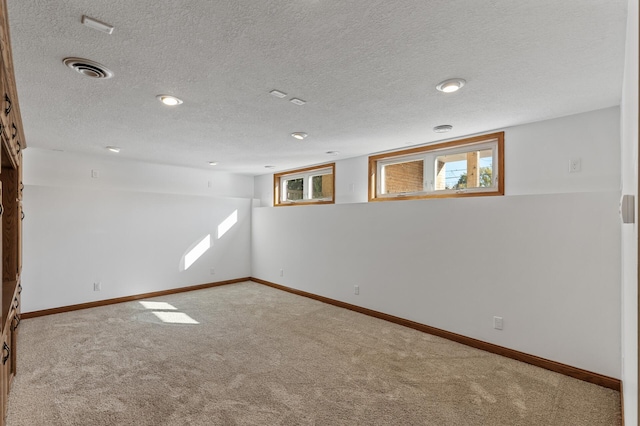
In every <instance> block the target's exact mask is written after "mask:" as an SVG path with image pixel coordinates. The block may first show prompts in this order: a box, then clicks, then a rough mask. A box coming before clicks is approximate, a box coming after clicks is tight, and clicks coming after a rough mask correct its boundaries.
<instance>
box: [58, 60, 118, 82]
mask: <svg viewBox="0 0 640 426" xmlns="http://www.w3.org/2000/svg"><path fill="white" fill-rule="evenodd" d="M62 63H63V64H65V65H66V66H68V67H69V68H71V69H72V70H74V71H76V72H79V73H80V74H82V75H84V76H85V77H90V78H98V79H107V78H111V77H113V72H112V71H111V70H110V69H108V68H107V67H105V66H104V65H102V64H99V63H97V62H95V61H91V60H89V59H83V58H64V59H63V60H62Z"/></svg>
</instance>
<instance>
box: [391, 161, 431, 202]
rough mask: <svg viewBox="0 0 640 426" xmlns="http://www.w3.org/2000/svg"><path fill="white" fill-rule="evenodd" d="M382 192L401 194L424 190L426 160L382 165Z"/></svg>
mask: <svg viewBox="0 0 640 426" xmlns="http://www.w3.org/2000/svg"><path fill="white" fill-rule="evenodd" d="M381 172H382V193H383V194H401V193H409V192H420V191H423V190H424V160H422V159H420V160H413V161H405V162H402V163H391V164H387V165H382V170H381Z"/></svg>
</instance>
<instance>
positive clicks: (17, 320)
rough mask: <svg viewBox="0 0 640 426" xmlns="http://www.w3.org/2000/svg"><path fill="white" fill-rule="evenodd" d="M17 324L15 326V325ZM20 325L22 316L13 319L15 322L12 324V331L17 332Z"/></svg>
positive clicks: (17, 315)
mask: <svg viewBox="0 0 640 426" xmlns="http://www.w3.org/2000/svg"><path fill="white" fill-rule="evenodd" d="M13 323H15V324H13ZM19 325H20V315H19V314H16V316H14V317H13V321H12V324H11V330H12V331H16V330H17V329H18V326H19Z"/></svg>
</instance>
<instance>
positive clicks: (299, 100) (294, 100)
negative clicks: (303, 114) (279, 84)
mask: <svg viewBox="0 0 640 426" xmlns="http://www.w3.org/2000/svg"><path fill="white" fill-rule="evenodd" d="M289 102H291V103H292V104H296V105H304V104H306V103H307V101H303V100H302V99H298V98H292V99H291V100H290V101H289Z"/></svg>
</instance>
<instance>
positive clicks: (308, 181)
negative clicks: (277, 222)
mask: <svg viewBox="0 0 640 426" xmlns="http://www.w3.org/2000/svg"><path fill="white" fill-rule="evenodd" d="M334 176H335V163H332V164H325V165H322V166H315V167H308V168H305V169H298V170H291V171H288V172H284V173H276V174H275V175H274V176H273V186H274V192H273V193H274V205H276V206H287V205H301V204H332V203H334V202H335V193H334V184H335V179H334Z"/></svg>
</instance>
